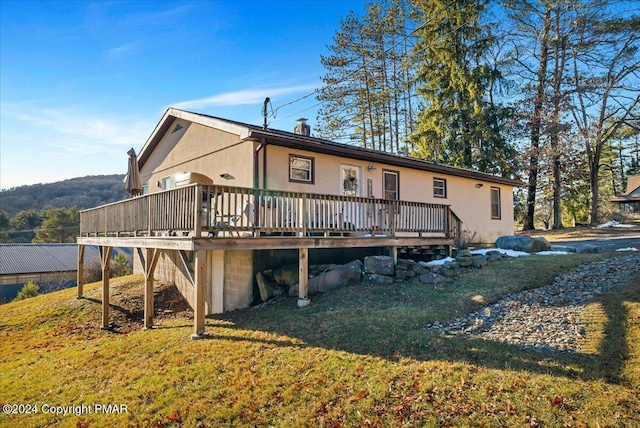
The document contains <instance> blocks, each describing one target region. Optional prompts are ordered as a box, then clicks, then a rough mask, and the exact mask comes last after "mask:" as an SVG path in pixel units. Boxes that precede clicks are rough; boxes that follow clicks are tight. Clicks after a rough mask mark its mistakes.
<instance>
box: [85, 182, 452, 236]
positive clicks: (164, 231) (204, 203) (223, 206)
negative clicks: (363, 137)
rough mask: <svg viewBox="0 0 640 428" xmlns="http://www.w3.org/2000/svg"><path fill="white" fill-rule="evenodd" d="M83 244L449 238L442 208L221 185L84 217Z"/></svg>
mask: <svg viewBox="0 0 640 428" xmlns="http://www.w3.org/2000/svg"><path fill="white" fill-rule="evenodd" d="M80 214H81V215H80V235H81V236H161V235H176V236H211V237H218V236H240V237H241V236H264V235H278V234H279V235H288V236H335V235H347V234H353V235H356V236H368V235H387V236H402V235H403V234H410V235H414V236H415V235H418V236H422V234H437V235H442V236H445V237H453V236H454V235H453V234H455V233H457V231H459V230H460V223H461V222H460V220H459V219H458V217H457V216H456V215H455V214H454V213H453V211H451V209H450V207H449V206H448V205H442V204H430V203H423V202H409V201H395V200H385V199H375V198H366V197H358V196H342V195H322V194H314V193H301V192H287V191H276V190H265V189H253V188H244V187H232V186H222V185H203V184H192V185H189V186H185V187H181V188H177V189H172V190H166V191H162V192H158V193H153V194H149V195H143V196H139V197H135V198H131V199H127V200H124V201H120V202H116V203H112V204H108V205H103V206H100V207H96V208H92V209H88V210H84V211H82V212H81V213H80Z"/></svg>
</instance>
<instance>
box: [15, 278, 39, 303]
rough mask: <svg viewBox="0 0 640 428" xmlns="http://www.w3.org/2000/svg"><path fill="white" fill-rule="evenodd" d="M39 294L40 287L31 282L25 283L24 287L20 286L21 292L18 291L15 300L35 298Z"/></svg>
mask: <svg viewBox="0 0 640 428" xmlns="http://www.w3.org/2000/svg"><path fill="white" fill-rule="evenodd" d="M38 294H40V287H38V284H36V283H35V282H33V281H29V282H27V283H26V284H25V285H24V286H22V290H20V291H18V295H17V296H16V298H15V300H24V299H28V298H29V297H35V296H37V295H38Z"/></svg>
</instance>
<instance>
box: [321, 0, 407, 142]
mask: <svg viewBox="0 0 640 428" xmlns="http://www.w3.org/2000/svg"><path fill="white" fill-rule="evenodd" d="M411 10H412V9H411V8H410V6H409V4H408V3H407V2H406V1H404V0H393V1H390V2H375V3H370V4H368V5H367V13H366V14H365V15H364V16H362V17H357V16H356V15H355V14H354V13H350V14H349V15H348V16H347V17H346V18H345V19H343V20H342V21H341V24H340V30H339V31H338V32H336V35H335V37H334V44H333V45H330V46H329V47H328V48H329V50H330V51H331V55H329V56H322V57H321V62H322V65H323V66H324V67H325V69H326V70H327V73H326V74H325V76H324V77H323V78H322V80H323V82H324V85H325V86H324V88H323V89H322V91H320V94H319V95H318V97H317V98H318V100H319V101H321V102H322V107H321V108H320V109H319V111H318V124H319V132H318V133H319V136H321V137H323V138H327V139H331V140H334V141H342V142H345V143H349V144H354V145H357V146H360V147H367V148H372V149H377V150H384V151H387V152H396V151H399V150H401V149H405V148H406V147H405V146H406V143H407V136H408V135H409V134H410V133H411V130H412V129H413V122H414V119H413V112H414V111H415V103H416V102H417V101H416V99H415V92H414V89H413V83H412V81H413V68H412V65H411V62H410V61H409V58H408V55H407V52H408V50H409V49H411V47H412V46H413V43H414V41H413V38H412V35H411V33H409V32H408V31H409V30H408V29H407V27H408V25H407V23H408V22H410V21H411Z"/></svg>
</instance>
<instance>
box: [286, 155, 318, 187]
mask: <svg viewBox="0 0 640 428" xmlns="http://www.w3.org/2000/svg"><path fill="white" fill-rule="evenodd" d="M313 164H314V159H313V158H310V157H305V156H298V155H291V154H290V155H289V181H293V182H297V183H309V184H313V180H314V176H313V174H314V171H313Z"/></svg>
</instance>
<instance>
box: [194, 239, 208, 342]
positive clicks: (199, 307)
mask: <svg viewBox="0 0 640 428" xmlns="http://www.w3.org/2000/svg"><path fill="white" fill-rule="evenodd" d="M194 264H195V269H194V270H195V278H194V284H193V286H194V288H195V290H194V291H195V296H194V297H195V299H194V305H193V334H192V335H191V339H194V340H195V339H201V338H203V337H205V333H204V326H205V285H206V278H205V274H206V272H207V252H206V251H204V250H199V251H195V252H194Z"/></svg>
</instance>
